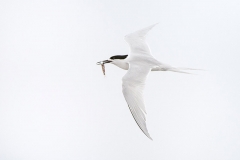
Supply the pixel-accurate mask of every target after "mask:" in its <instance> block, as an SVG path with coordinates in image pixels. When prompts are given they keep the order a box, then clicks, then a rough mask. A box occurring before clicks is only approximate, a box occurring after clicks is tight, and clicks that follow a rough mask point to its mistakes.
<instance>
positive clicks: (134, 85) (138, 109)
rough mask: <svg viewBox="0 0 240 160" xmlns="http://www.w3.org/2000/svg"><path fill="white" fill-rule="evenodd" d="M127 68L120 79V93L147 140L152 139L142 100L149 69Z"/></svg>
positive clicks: (134, 66)
mask: <svg viewBox="0 0 240 160" xmlns="http://www.w3.org/2000/svg"><path fill="white" fill-rule="evenodd" d="M129 66H130V67H129V69H128V72H127V73H126V74H125V76H124V77H123V79H122V81H123V83H122V92H123V95H124V98H125V100H126V101H127V104H128V107H129V109H130V111H131V113H132V116H133V118H134V119H135V121H136V123H137V124H138V126H139V128H140V129H141V130H142V131H143V133H144V134H145V135H146V136H147V137H148V138H150V139H152V138H151V136H150V135H149V133H148V130H147V126H146V117H145V114H146V110H145V105H144V100H143V89H144V86H145V81H146V78H147V75H148V73H149V72H150V70H151V68H149V67H147V66H139V65H137V64H129Z"/></svg>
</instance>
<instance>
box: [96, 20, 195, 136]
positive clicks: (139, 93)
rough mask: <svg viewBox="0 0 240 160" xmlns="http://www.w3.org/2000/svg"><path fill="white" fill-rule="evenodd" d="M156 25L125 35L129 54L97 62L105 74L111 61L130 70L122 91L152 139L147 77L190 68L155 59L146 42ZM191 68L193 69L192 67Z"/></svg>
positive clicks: (125, 76) (140, 125)
mask: <svg viewBox="0 0 240 160" xmlns="http://www.w3.org/2000/svg"><path fill="white" fill-rule="evenodd" d="M155 25H157V24H154V25H151V26H149V27H146V28H144V29H141V30H139V31H136V32H133V33H130V34H128V35H126V36H125V40H126V41H127V43H128V44H129V46H130V53H129V55H115V56H112V57H110V58H109V59H108V60H104V61H100V62H97V64H98V65H101V66H102V70H103V74H104V75H105V67H104V64H106V63H111V64H114V65H116V66H118V67H119V68H121V69H124V70H128V71H127V73H126V74H125V75H124V76H123V78H122V92H123V95H124V98H125V100H126V102H127V104H128V107H129V109H130V111H131V113H132V116H133V118H134V120H135V121H136V123H137V125H138V126H139V128H140V129H141V130H142V132H143V133H144V134H145V135H146V136H147V137H148V138H149V139H151V140H152V138H151V136H150V134H149V133H148V129H147V126H146V117H145V115H146V109H145V105H144V100H143V89H144V86H145V81H146V78H147V76H148V74H149V72H150V71H173V72H180V73H187V72H185V71H183V70H188V69H190V68H175V67H172V66H170V65H167V64H164V63H161V62H159V61H158V60H157V59H155V58H154V57H153V56H152V54H151V51H150V48H149V46H148V44H147V43H146V35H147V33H148V31H149V30H151V29H152V28H153V27H154V26H155ZM190 70H191V69H190Z"/></svg>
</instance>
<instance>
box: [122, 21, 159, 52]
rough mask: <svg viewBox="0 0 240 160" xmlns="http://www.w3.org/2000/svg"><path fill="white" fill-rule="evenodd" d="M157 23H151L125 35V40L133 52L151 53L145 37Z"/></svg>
mask: <svg viewBox="0 0 240 160" xmlns="http://www.w3.org/2000/svg"><path fill="white" fill-rule="evenodd" d="M155 25H157V24H154V25H151V26H149V27H146V28H144V29H141V30H139V31H136V32H133V33H130V34H128V35H126V36H125V40H126V41H127V43H128V44H129V46H130V51H131V54H149V55H150V54H151V51H150V49H149V47H148V44H147V43H146V41H145V37H146V35H147V33H148V31H149V30H151V29H152V28H153V27H154V26H155Z"/></svg>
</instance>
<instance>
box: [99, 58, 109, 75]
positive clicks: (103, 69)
mask: <svg viewBox="0 0 240 160" xmlns="http://www.w3.org/2000/svg"><path fill="white" fill-rule="evenodd" d="M110 62H112V61H109V60H104V61H100V62H97V65H101V66H102V71H103V75H105V66H104V64H105V63H110Z"/></svg>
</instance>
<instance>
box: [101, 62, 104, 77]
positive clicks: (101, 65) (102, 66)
mask: <svg viewBox="0 0 240 160" xmlns="http://www.w3.org/2000/svg"><path fill="white" fill-rule="evenodd" d="M101 66H102V71H103V75H104V76H105V65H104V64H101Z"/></svg>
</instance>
